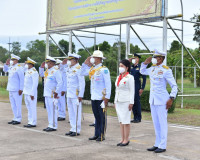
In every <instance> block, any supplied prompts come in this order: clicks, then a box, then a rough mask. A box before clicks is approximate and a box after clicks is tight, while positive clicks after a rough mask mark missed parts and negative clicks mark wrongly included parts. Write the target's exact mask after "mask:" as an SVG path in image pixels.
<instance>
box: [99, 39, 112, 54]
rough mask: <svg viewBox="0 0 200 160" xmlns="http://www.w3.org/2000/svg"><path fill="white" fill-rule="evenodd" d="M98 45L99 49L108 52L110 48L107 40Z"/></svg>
mask: <svg viewBox="0 0 200 160" xmlns="http://www.w3.org/2000/svg"><path fill="white" fill-rule="evenodd" d="M98 46H99V49H100V50H101V51H103V52H109V51H110V48H111V46H110V44H109V43H108V42H107V41H104V42H103V43H100V44H99V45H98Z"/></svg>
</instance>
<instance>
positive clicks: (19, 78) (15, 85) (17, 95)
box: [3, 54, 24, 125]
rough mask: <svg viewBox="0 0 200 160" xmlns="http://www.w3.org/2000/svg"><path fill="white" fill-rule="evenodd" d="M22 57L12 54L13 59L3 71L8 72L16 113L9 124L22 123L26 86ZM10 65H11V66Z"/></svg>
mask: <svg viewBox="0 0 200 160" xmlns="http://www.w3.org/2000/svg"><path fill="white" fill-rule="evenodd" d="M19 59H20V57H19V56H16V55H14V54H11V60H10V59H8V60H7V61H6V64H5V65H4V68H3V71H4V72H8V73H9V75H8V84H7V90H8V91H9V99H10V103H11V107H12V111H13V114H14V118H13V120H12V121H10V122H8V124H13V125H16V124H20V123H21V120H22V113H21V107H22V92H23V88H24V69H23V67H22V66H21V65H20V64H18V61H19ZM9 65H10V66H9Z"/></svg>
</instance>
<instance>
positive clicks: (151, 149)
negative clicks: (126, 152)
mask: <svg viewBox="0 0 200 160" xmlns="http://www.w3.org/2000/svg"><path fill="white" fill-rule="evenodd" d="M156 149H158V147H155V146H153V147H151V148H148V149H147V151H155V150H156Z"/></svg>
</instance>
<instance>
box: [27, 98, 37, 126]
mask: <svg viewBox="0 0 200 160" xmlns="http://www.w3.org/2000/svg"><path fill="white" fill-rule="evenodd" d="M24 101H25V104H26V107H27V110H28V124H31V125H36V124H37V94H36V95H35V96H34V100H31V96H30V95H27V94H25V95H24Z"/></svg>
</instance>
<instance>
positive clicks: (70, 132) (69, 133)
mask: <svg viewBox="0 0 200 160" xmlns="http://www.w3.org/2000/svg"><path fill="white" fill-rule="evenodd" d="M72 133H73V132H72V131H69V132H67V133H65V135H66V136H69V135H71V134H72Z"/></svg>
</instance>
